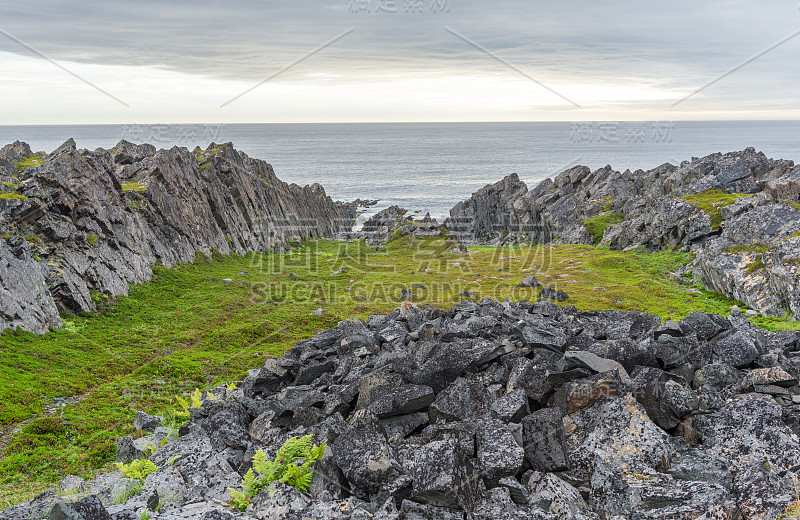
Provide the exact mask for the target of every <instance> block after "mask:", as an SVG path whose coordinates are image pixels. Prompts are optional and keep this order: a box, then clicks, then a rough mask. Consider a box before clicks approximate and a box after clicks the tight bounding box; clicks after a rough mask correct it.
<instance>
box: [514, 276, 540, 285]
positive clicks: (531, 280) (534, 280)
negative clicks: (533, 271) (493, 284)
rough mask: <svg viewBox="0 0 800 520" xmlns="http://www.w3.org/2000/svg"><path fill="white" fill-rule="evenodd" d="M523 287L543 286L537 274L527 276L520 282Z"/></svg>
mask: <svg viewBox="0 0 800 520" xmlns="http://www.w3.org/2000/svg"><path fill="white" fill-rule="evenodd" d="M519 284H520V285H521V286H522V287H541V286H542V283H541V282H540V281H539V280H538V279H537V278H536V277H535V276H526V277H525V278H523V279H522V281H521V282H520V283H519Z"/></svg>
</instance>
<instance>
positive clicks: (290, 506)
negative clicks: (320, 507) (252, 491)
mask: <svg viewBox="0 0 800 520" xmlns="http://www.w3.org/2000/svg"><path fill="white" fill-rule="evenodd" d="M310 506H311V500H310V499H309V498H308V497H306V496H305V495H303V494H302V493H300V492H299V491H297V490H296V489H295V488H293V487H292V486H289V485H287V484H283V483H281V482H273V483H272V484H269V485H267V486H265V487H264V488H263V489H262V490H261V491H260V492H259V493H258V495H256V496H255V498H253V503H252V504H250V506H248V511H250V512H251V514H252V515H253V516H254V517H255V518H258V519H262V520H300V519H301V518H302V517H303V512H304V511H306V510H307V509H309V508H310Z"/></svg>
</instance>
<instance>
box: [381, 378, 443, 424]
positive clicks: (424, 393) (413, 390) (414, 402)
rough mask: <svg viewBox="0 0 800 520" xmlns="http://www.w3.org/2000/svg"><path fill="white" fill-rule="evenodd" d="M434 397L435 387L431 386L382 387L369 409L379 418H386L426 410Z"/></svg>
mask: <svg viewBox="0 0 800 520" xmlns="http://www.w3.org/2000/svg"><path fill="white" fill-rule="evenodd" d="M433 399H434V394H433V389H432V388H431V387H429V386H422V385H403V386H398V387H395V388H382V389H380V390H378V391H377V392H376V395H375V396H374V397H373V399H372V402H371V403H370V404H369V406H368V407H367V409H368V410H370V411H371V412H372V413H374V414H375V415H376V416H377V417H378V418H379V419H386V418H388V417H393V416H395V415H406V414H410V413H414V412H419V411H422V410H425V409H427V408H428V405H430V404H431V403H432V402H433Z"/></svg>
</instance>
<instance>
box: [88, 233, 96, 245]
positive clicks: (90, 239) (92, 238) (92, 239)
mask: <svg viewBox="0 0 800 520" xmlns="http://www.w3.org/2000/svg"><path fill="white" fill-rule="evenodd" d="M97 240H98V238H97V235H91V234H90V235H86V241H87V242H89V245H90V246H94V245H95V244H96V243H97Z"/></svg>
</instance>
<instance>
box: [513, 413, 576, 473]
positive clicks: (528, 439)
mask: <svg viewBox="0 0 800 520" xmlns="http://www.w3.org/2000/svg"><path fill="white" fill-rule="evenodd" d="M563 418H564V416H563V414H562V412H561V410H559V409H558V408H543V409H541V410H537V411H535V412H533V413H532V414H530V415H528V416H527V417H525V418H524V419H523V420H522V432H523V434H522V439H523V443H524V447H525V458H526V459H527V460H528V462H529V463H530V465H531V466H533V468H534V469H536V470H537V471H543V472H556V471H566V470H567V469H569V462H568V458H567V457H568V456H567V445H566V436H565V433H564V419H563Z"/></svg>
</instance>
